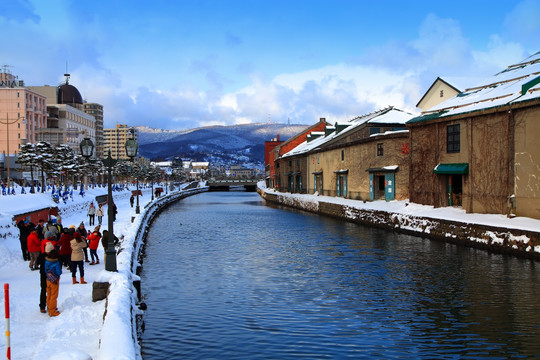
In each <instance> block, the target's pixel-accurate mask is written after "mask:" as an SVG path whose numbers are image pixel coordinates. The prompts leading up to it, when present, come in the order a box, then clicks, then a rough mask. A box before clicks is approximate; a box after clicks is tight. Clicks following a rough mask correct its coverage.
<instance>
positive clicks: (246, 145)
mask: <svg viewBox="0 0 540 360" xmlns="http://www.w3.org/2000/svg"><path fill="white" fill-rule="evenodd" d="M308 126H309V125H287V124H243V125H232V126H208V127H202V128H197V129H190V130H161V129H153V128H149V127H146V126H138V127H137V130H138V131H139V153H140V155H142V156H144V157H146V158H149V159H151V160H156V161H157V160H170V159H172V158H174V157H181V158H191V159H193V160H197V161H210V162H212V163H214V164H251V165H252V166H254V167H259V168H262V167H263V165H264V142H265V141H269V140H270V139H272V138H275V137H276V136H277V135H278V134H279V136H280V140H287V139H288V138H290V137H291V136H293V135H295V134H297V133H299V132H301V131H303V130H304V129H306V128H307V127H308Z"/></svg>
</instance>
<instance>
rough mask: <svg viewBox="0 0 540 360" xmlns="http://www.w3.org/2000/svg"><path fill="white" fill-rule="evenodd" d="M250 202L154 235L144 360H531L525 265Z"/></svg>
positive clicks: (533, 314) (214, 196)
mask: <svg viewBox="0 0 540 360" xmlns="http://www.w3.org/2000/svg"><path fill="white" fill-rule="evenodd" d="M257 196H258V195H255V194H249V193H207V194H201V195H197V196H194V197H191V198H187V199H184V200H182V201H181V202H179V203H178V204H176V205H175V206H171V207H169V208H167V209H166V210H165V212H164V213H162V214H161V215H160V216H159V217H158V218H157V219H156V221H155V222H154V223H153V225H152V228H151V231H150V233H149V238H148V243H147V248H146V256H147V258H146V259H145V261H144V269H143V274H142V287H143V292H144V296H145V301H146V303H147V304H148V310H147V311H146V313H145V316H144V320H145V322H146V331H145V333H144V334H143V339H142V348H143V353H144V358H145V359H147V360H148V359H164V358H173V359H174V358H182V359H292V358H294V359H298V358H300V359H302V358H304V359H342V358H354V359H362V358H365V359H371V358H385V359H387V358H388V359H392V358H396V359H404V358H405V359H406V358H409V359H418V358H424V359H431V358H440V359H458V358H459V359H466V358H470V359H473V358H474V359H477V358H482V357H486V358H527V357H535V356H536V357H538V356H540V341H539V340H540V328H539V325H538V324H539V323H540V321H539V320H540V319H539V317H540V311H539V310H540V305H539V303H538V302H537V301H536V294H537V293H540V292H539V291H540V285H539V281H538V279H540V276H539V275H540V273H539V271H538V270H537V269H536V268H535V267H534V264H535V263H533V262H530V261H526V260H519V259H513V258H509V257H504V256H498V255H491V254H487V253H485V252H479V251H476V250H474V249H467V248H461V247H457V246H454V245H449V244H444V243H439V242H432V241H429V240H426V239H420V238H415V237H410V236H404V235H398V234H395V233H393V232H386V231H381V230H378V229H370V228H365V227H361V226H357V225H355V224H349V223H342V222H340V221H336V220H333V219H326V218H320V217H317V216H313V215H311V214H305V213H302V212H298V211H286V210H281V209H276V208H271V207H265V206H259V205H258V204H261V202H260V201H257V199H256V197H257ZM179 223H180V224H182V225H181V226H177V224H179ZM171 224H173V225H172V226H171Z"/></svg>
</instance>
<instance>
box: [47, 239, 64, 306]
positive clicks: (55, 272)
mask: <svg viewBox="0 0 540 360" xmlns="http://www.w3.org/2000/svg"><path fill="white" fill-rule="evenodd" d="M47 247H49V248H47ZM47 247H46V248H45V252H46V253H47V254H48V255H47V256H46V257H45V273H46V274H47V311H48V312H49V316H58V315H60V311H58V310H57V309H56V306H57V301H58V290H59V288H60V275H62V266H61V265H60V262H59V261H58V258H59V257H60V256H59V254H58V250H56V249H54V246H53V245H52V244H51V243H49V244H47ZM50 247H52V249H51V248H50ZM48 250H49V251H48Z"/></svg>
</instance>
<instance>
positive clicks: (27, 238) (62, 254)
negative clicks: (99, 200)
mask: <svg viewBox="0 0 540 360" xmlns="http://www.w3.org/2000/svg"><path fill="white" fill-rule="evenodd" d="M90 207H91V208H92V207H93V208H94V209H95V207H94V204H93V203H92V204H91V205H90ZM99 210H101V205H99V208H98V209H95V211H94V212H93V214H92V215H97V216H98V222H99V225H97V226H96V227H95V228H94V230H93V231H92V232H90V231H87V230H86V228H85V226H84V222H81V223H80V224H79V226H78V227H75V225H71V226H69V227H65V228H64V227H63V226H62V222H61V219H60V218H59V217H58V218H56V219H52V220H49V221H48V222H45V220H43V219H40V220H39V223H38V225H37V226H36V225H34V224H33V223H31V222H29V221H28V220H21V221H19V222H18V223H17V227H18V228H19V231H20V242H21V251H22V256H23V259H24V260H25V261H29V267H30V270H32V271H34V270H40V279H41V293H40V302H39V308H40V311H41V312H42V313H46V312H48V314H49V316H51V317H52V316H58V315H60V312H59V311H58V309H57V299H58V290H59V281H60V276H61V275H62V268H63V267H66V268H67V271H70V272H71V276H72V282H73V284H79V283H80V284H86V283H87V282H86V281H85V280H84V263H85V262H89V263H90V264H89V265H96V264H99V263H100V262H99V256H98V253H97V249H98V247H99V244H100V242H101V244H102V246H103V248H104V249H105V250H106V249H107V243H106V241H105V239H107V231H106V230H104V231H103V236H102V234H101V232H100V229H101V218H102V217H103V210H101V211H102V212H101V215H99ZM89 216H90V211H89ZM91 219H92V218H91ZM90 225H91V226H92V225H94V222H93V220H92V221H91V224H90ZM88 249H90V258H91V262H90V260H89V257H88ZM77 269H78V272H79V281H77Z"/></svg>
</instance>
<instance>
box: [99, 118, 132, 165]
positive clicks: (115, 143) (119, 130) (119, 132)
mask: <svg viewBox="0 0 540 360" xmlns="http://www.w3.org/2000/svg"><path fill="white" fill-rule="evenodd" d="M131 138H134V139H135V140H136V141H137V143H138V142H139V132H138V131H137V129H135V128H134V127H128V126H127V125H125V124H116V127H115V128H114V129H103V157H107V156H108V153H109V150H110V151H111V157H112V158H113V159H123V160H129V157H128V156H127V155H126V148H125V145H126V140H128V139H131Z"/></svg>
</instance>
